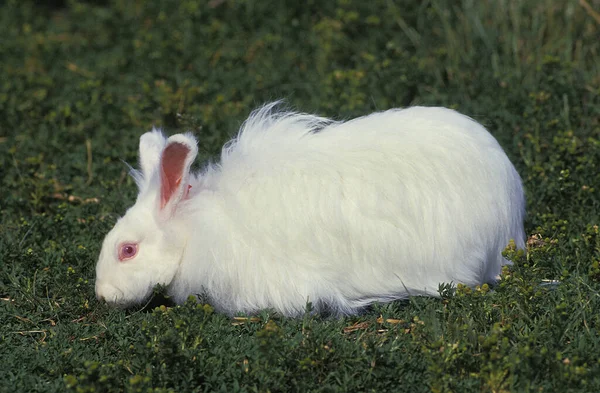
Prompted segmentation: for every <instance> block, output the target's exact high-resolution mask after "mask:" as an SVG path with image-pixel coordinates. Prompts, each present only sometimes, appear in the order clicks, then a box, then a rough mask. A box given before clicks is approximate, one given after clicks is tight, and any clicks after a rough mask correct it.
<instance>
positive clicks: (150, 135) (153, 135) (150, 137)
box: [140, 128, 167, 181]
mask: <svg viewBox="0 0 600 393" xmlns="http://www.w3.org/2000/svg"><path fill="white" fill-rule="evenodd" d="M166 142H167V139H166V138H165V137H164V136H163V134H162V131H161V130H159V129H156V128H152V131H150V132H147V133H145V134H144V135H142V136H141V137H140V167H141V169H142V175H143V176H144V178H145V179H146V181H149V180H150V177H151V175H152V172H154V171H155V170H156V169H157V167H158V162H159V160H160V154H161V152H162V151H163V148H164V147H165V143H166Z"/></svg>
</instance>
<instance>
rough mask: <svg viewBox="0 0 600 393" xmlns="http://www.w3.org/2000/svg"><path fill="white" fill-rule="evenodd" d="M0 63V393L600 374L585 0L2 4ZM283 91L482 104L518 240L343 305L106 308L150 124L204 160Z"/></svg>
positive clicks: (12, 0)
mask: <svg viewBox="0 0 600 393" xmlns="http://www.w3.org/2000/svg"><path fill="white" fill-rule="evenodd" d="M37 3H40V2H37ZM0 70H1V75H2V79H1V80H0V187H1V192H0V359H2V363H3V366H2V367H1V368H0V391H2V392H63V391H75V392H108V391H125V392H200V391H223V392H233V391H260V392H267V391H270V392H288V391H349V392H357V391H373V392H382V391H399V392H428V391H432V392H451V391H455V392H495V393H500V392H513V391H519V392H598V391H600V332H599V328H600V232H599V231H600V230H599V225H600V2H599V1H597V0H587V1H585V0H580V1H578V2H576V1H566V0H565V1H561V0H540V1H525V0H522V1H521V0H498V1H481V0H480V1H474V0H462V1H461V0H452V1H442V0H439V1H437V0H427V1H412V2H411V1H398V2H393V1H384V0H382V1H378V0H377V1H376V0H372V1H363V0H336V1H317V0H308V1H295V0H294V1H292V0H289V1H287V0H285V1H251V0H211V1H207V0H204V1H191V0H181V1H174V0H172V1H169V0H161V1H147V2H145V1H133V0H132V1H125V0H122V1H120V0H114V1H110V2H105V1H100V0H98V1H89V2H77V1H64V2H61V1H55V2H48V3H47V4H34V2H32V1H18V0H6V1H5V2H3V3H2V5H1V6H0ZM278 98H285V99H286V100H287V102H288V104H289V105H290V106H292V107H294V108H296V109H298V110H302V111H308V112H314V113H319V114H323V115H328V116H332V117H334V118H337V119H344V118H350V117H353V116H356V115H361V114H366V113H370V112H372V111H375V110H382V109H387V108H391V107H399V106H408V105H418V104H422V105H443V106H449V107H452V108H456V109H458V110H459V111H461V112H463V113H465V114H468V115H470V116H472V117H474V118H475V119H477V120H478V121H480V122H481V123H483V124H484V125H486V127H487V128H488V129H489V130H490V131H491V132H492V134H494V136H495V137H496V138H497V139H498V140H499V142H500V143H501V144H502V146H503V147H504V148H505V150H506V152H507V154H508V155H509V157H510V158H511V160H512V161H513V162H514V164H515V166H516V167H517V170H518V171H519V173H520V174H521V176H522V177H523V181H524V184H525V187H526V191H527V200H528V202H527V210H528V217H527V222H526V230H527V233H528V234H529V235H530V238H529V241H528V250H527V253H526V254H525V253H523V252H518V251H515V250H514V249H511V248H510V247H509V248H508V249H507V251H506V254H507V257H509V258H510V259H511V260H513V261H514V265H513V266H512V267H510V268H507V269H505V271H504V272H503V275H502V279H501V281H500V282H499V284H498V285H496V286H495V287H493V288H489V287H488V286H487V285H484V286H483V287H481V288H473V289H471V288H465V287H461V286H459V287H458V288H452V287H450V286H449V285H447V286H442V287H441V288H440V291H441V293H442V297H441V299H431V298H413V299H410V300H409V301H405V302H396V303H391V304H385V305H376V306H374V307H373V308H372V309H371V310H369V311H368V312H367V313H366V314H364V315H361V316H356V317H348V318H341V319H336V318H324V317H321V316H316V315H311V314H307V315H306V316H305V317H304V318H300V319H287V318H283V317H281V316H278V315H276V314H273V313H270V312H268V311H264V312H263V313H261V314H259V315H256V316H252V317H247V318H244V317H240V318H237V319H232V318H229V317H227V316H224V315H220V314H218V313H215V312H214V311H213V309H212V308H211V306H210V305H205V304H196V303H195V302H191V301H190V302H188V303H186V304H185V305H183V306H180V307H169V306H168V303H166V304H167V306H166V307H165V305H162V306H160V305H159V306H158V307H156V308H154V307H148V308H147V309H144V310H129V311H121V310H113V309H109V308H108V307H107V306H105V305H104V304H100V303H98V302H97V301H96V299H95V297H94V288H93V284H94V265H95V262H96V258H97V256H98V252H99V249H100V244H101V241H102V238H103V236H104V234H105V233H106V232H107V231H108V230H109V229H110V228H111V227H112V225H113V224H114V222H115V220H116V217H118V215H120V214H123V212H124V211H125V209H126V207H127V206H129V205H131V204H132V203H133V202H134V200H135V196H136V192H137V190H136V187H135V184H134V183H133V181H132V179H130V178H129V177H128V176H127V167H126V166H125V165H124V164H123V162H122V161H121V160H124V161H126V162H129V163H135V162H136V160H137V140H138V138H139V136H140V135H141V133H143V132H144V131H146V130H148V129H150V128H151V126H152V125H156V126H163V127H165V128H166V129H167V130H168V132H169V133H175V132H178V131H182V130H192V131H193V132H194V133H195V134H196V135H197V137H198V139H199V141H200V155H201V156H202V157H201V158H202V159H208V158H210V157H216V156H217V155H218V153H219V148H220V146H222V144H223V143H224V142H225V141H226V140H227V139H228V138H229V137H231V136H232V135H233V134H234V133H235V132H236V130H237V129H238V127H239V125H240V124H241V122H242V121H243V120H244V118H245V117H246V116H247V115H248V113H249V112H250V110H251V109H253V108H254V107H256V106H258V105H259V104H261V103H264V102H266V101H269V100H273V99H278ZM544 280H560V284H559V285H546V284H547V283H545V282H544Z"/></svg>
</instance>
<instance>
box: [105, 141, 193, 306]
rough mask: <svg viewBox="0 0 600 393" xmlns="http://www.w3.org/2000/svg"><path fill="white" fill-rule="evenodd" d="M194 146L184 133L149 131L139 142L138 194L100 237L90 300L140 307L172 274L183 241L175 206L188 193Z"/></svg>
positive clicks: (166, 283) (183, 243)
mask: <svg viewBox="0 0 600 393" xmlns="http://www.w3.org/2000/svg"><path fill="white" fill-rule="evenodd" d="M197 152H198V148H197V146H196V140H195V139H194V137H193V136H191V135H190V134H177V135H173V136H171V137H170V138H168V139H167V138H165V137H164V136H163V135H162V133H161V132H160V131H159V130H152V131H151V132H148V133H146V134H144V135H142V137H141V138H140V153H139V154H140V157H139V159H140V167H141V170H139V171H138V170H133V171H132V176H133V177H134V179H135V181H136V183H137V185H138V188H139V195H138V198H137V200H136V203H135V204H134V205H133V206H132V207H131V208H130V209H129V210H127V212H126V214H125V216H123V217H122V218H120V219H119V220H118V221H117V223H116V224H115V226H114V228H113V229H112V230H111V231H110V232H109V233H108V234H107V235H106V237H105V239H104V242H103V244H102V250H101V252H100V256H99V258H98V263H97V265H96V297H97V298H98V299H101V300H105V301H106V302H108V303H109V304H111V305H115V306H119V307H128V306H131V305H134V304H140V303H142V302H143V301H144V300H145V299H146V298H147V297H148V296H149V295H150V294H151V293H152V289H153V287H154V286H155V285H157V284H161V285H168V284H169V283H170V282H171V281H172V280H173V277H174V276H175V274H176V272H177V270H178V268H179V263H180V261H181V258H182V256H183V251H184V248H185V244H186V241H187V238H186V235H185V233H186V231H183V230H181V226H182V225H183V222H182V220H180V219H179V218H178V217H177V214H176V212H177V208H178V205H180V204H181V202H182V201H183V200H184V199H186V197H187V194H188V190H189V187H190V186H189V180H190V179H189V177H190V173H189V171H190V166H191V165H192V163H193V161H194V159H195V157H196V154H197Z"/></svg>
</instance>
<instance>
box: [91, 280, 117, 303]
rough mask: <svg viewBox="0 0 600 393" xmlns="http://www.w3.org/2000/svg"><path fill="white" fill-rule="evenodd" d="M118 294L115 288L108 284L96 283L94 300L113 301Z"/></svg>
mask: <svg viewBox="0 0 600 393" xmlns="http://www.w3.org/2000/svg"><path fill="white" fill-rule="evenodd" d="M118 292H119V291H118V290H117V288H115V287H113V286H112V285H110V284H106V283H98V282H96V299H98V301H106V302H111V301H115V300H116V299H117V293H118Z"/></svg>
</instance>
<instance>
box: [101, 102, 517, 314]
mask: <svg viewBox="0 0 600 393" xmlns="http://www.w3.org/2000/svg"><path fill="white" fill-rule="evenodd" d="M197 151H198V150H197V146H196V140H195V139H194V137H193V136H192V135H191V134H177V135H173V136H171V137H169V138H165V137H164V136H163V134H162V133H161V132H160V131H158V130H153V131H151V132H148V133H146V134H144V135H142V137H141V138H140V166H141V170H140V171H133V176H134V178H135V180H136V183H137V185H138V187H139V195H138V198H137V201H136V203H135V205H133V207H131V208H130V209H129V210H128V211H127V213H126V214H125V216H124V217H122V218H121V219H119V221H118V222H117V223H116V225H115V227H114V228H113V229H112V230H111V231H110V232H109V233H108V235H107V236H106V238H105V239H104V243H103V245H102V251H101V253H100V257H99V260H98V264H97V267H96V275H97V278H96V295H97V297H98V299H104V300H105V301H107V302H108V303H110V304H113V305H116V306H120V307H127V306H130V305H133V304H141V303H142V302H144V300H146V299H147V298H148V297H149V296H150V294H151V293H152V289H153V287H154V286H155V285H156V284H162V285H164V286H166V289H167V293H168V295H169V296H171V297H172V299H173V300H174V301H175V302H177V303H182V302H184V301H185V300H186V298H187V297H188V296H189V295H197V296H206V298H207V299H208V300H209V301H210V302H211V303H212V304H213V305H214V306H215V307H216V309H217V310H219V311H221V312H225V313H228V314H235V313H238V312H239V313H253V312H256V311H258V310H261V309H264V308H270V309H274V310H276V311H278V312H280V313H281V314H284V315H287V316H297V315H300V314H302V313H303V312H305V309H306V304H307V302H308V301H310V302H312V304H313V310H315V311H317V312H318V311H324V310H327V311H329V312H333V313H334V314H352V313H356V312H358V311H359V310H360V309H361V308H363V307H364V306H366V305H369V304H371V303H373V302H384V301H390V300H393V299H402V298H406V297H408V296H413V295H427V296H439V294H438V289H439V284H440V283H463V284H466V285H469V286H475V285H478V284H482V283H484V282H493V281H494V280H495V277H496V276H497V275H498V274H499V273H500V271H501V267H502V265H504V264H507V263H508V261H507V260H505V259H504V258H503V257H502V255H501V252H502V250H503V249H504V248H505V247H506V245H507V244H508V243H509V241H510V240H511V239H514V241H515V243H516V245H517V247H519V248H523V247H524V239H525V234H524V230H523V219H524V215H525V200H524V194H523V189H522V186H521V179H520V177H519V175H518V174H517V172H516V170H515V168H514V167H513V165H512V164H511V162H510V161H509V159H508V158H507V156H506V154H505V153H504V151H503V150H502V148H501V147H500V145H499V144H498V143H497V142H496V140H495V139H494V138H493V137H492V136H491V135H490V134H489V133H488V132H487V131H486V130H485V129H484V128H483V127H482V126H481V125H480V124H478V123H477V122H475V121H474V120H472V119H471V118H469V117H467V116H464V115H461V114H459V113H457V112H455V111H453V110H450V109H445V108H431V107H412V108H408V109H393V110H388V111H385V112H379V113H374V114H371V115H368V116H364V117H359V118H357V119H354V120H350V121H346V122H336V121H332V120H329V119H326V118H322V117H316V116H312V115H308V114H299V113H289V112H287V113H282V112H278V111H277V110H276V105H275V104H270V105H266V106H264V107H262V108H260V109H258V110H256V111H255V112H253V113H252V114H251V116H250V117H249V118H248V119H247V120H246V122H245V123H244V124H243V126H242V128H241V130H240V131H239V133H238V135H237V137H235V138H234V139H233V140H232V141H230V142H229V143H227V144H226V145H225V146H224V147H223V150H222V154H221V161H220V162H219V163H216V164H208V165H207V166H206V167H205V169H204V170H202V171H200V172H199V173H190V166H191V165H192V163H193V162H194V159H195V158H196V154H197Z"/></svg>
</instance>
